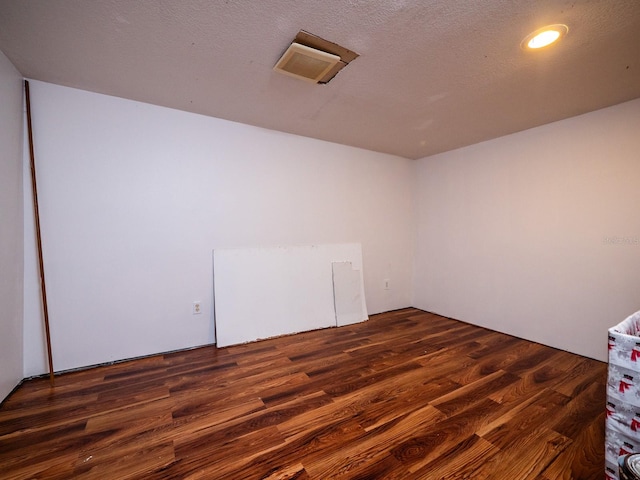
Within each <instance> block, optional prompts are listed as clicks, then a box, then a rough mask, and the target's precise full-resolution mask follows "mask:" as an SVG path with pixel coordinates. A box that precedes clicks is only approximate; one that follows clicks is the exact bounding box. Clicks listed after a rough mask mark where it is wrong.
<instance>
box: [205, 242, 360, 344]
mask: <svg viewBox="0 0 640 480" xmlns="http://www.w3.org/2000/svg"><path fill="white" fill-rule="evenodd" d="M336 262H349V263H350V264H351V268H352V269H353V271H355V272H358V273H357V275H358V277H359V288H360V295H359V300H360V302H361V312H360V315H359V319H360V321H363V320H366V319H367V318H368V316H367V310H366V303H365V297H364V283H363V279H362V278H363V277H362V247H361V245H360V244H357V243H348V244H335V245H305V246H283V247H268V248H237V249H236V248H230V249H215V250H214V251H213V276H214V282H213V283H214V304H215V322H216V343H217V345H218V346H219V347H224V346H227V345H235V344H238V343H244V342H249V341H253V340H258V339H264V338H270V337H275V336H278V335H285V334H289V333H296V332H303V331H307V330H313V329H317V328H326V327H333V326H336V325H337V323H336V304H335V297H336V296H335V295H334V288H335V286H334V271H333V268H334V267H333V264H334V263H336ZM338 288H340V284H338ZM350 288H352V289H353V285H351V286H350ZM338 298H339V305H340V301H341V300H340V298H341V297H340V296H338ZM353 322H354V316H353V314H352V315H350V316H349V322H348V323H353ZM340 324H342V323H340Z"/></svg>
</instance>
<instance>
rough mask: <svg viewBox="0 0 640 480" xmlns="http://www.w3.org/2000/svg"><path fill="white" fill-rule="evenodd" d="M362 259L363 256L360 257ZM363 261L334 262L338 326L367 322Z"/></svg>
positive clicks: (334, 294) (333, 274) (334, 298)
mask: <svg viewBox="0 0 640 480" xmlns="http://www.w3.org/2000/svg"><path fill="white" fill-rule="evenodd" d="M359 257H360V258H362V255H361V254H360V255H359ZM361 265H362V261H361V260H360V261H359V262H358V263H357V264H356V265H354V263H353V262H349V261H346V262H333V263H332V265H331V270H332V276H333V303H334V306H335V314H336V325H337V326H338V327H341V326H343V325H351V324H353V323H358V322H362V321H364V320H367V319H368V318H369V317H368V315H367V305H366V302H365V298H364V288H363V284H362V266H361Z"/></svg>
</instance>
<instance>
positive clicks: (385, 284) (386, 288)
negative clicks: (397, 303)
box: [384, 278, 391, 290]
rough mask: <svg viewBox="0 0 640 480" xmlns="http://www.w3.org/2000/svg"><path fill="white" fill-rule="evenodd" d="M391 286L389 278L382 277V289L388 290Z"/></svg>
mask: <svg viewBox="0 0 640 480" xmlns="http://www.w3.org/2000/svg"><path fill="white" fill-rule="evenodd" d="M390 288H391V280H389V279H388V278H385V279H384V289H385V290H389V289H390Z"/></svg>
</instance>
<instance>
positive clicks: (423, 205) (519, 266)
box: [414, 99, 640, 360]
mask: <svg viewBox="0 0 640 480" xmlns="http://www.w3.org/2000/svg"><path fill="white" fill-rule="evenodd" d="M639 132H640V99H638V100H634V101H631V102H628V103H624V104H621V105H617V106H614V107H611V108H606V109H603V110H600V111H596V112H593V113H589V114H586V115H582V116H579V117H574V118H571V119H568V120H564V121H561V122H557V123H553V124H549V125H546V126H542V127H539V128H535V129H531V130H527V131H524V132H520V133H517V134H513V135H509V136H506V137H502V138H498V139H496V140H492V141H488V142H484V143H481V144H477V145H474V146H470V147H467V148H462V149H459V150H455V151H451V152H448V153H444V154H440V155H436V156H433V157H429V158H424V159H422V160H419V161H418V163H417V165H416V166H417V169H418V187H417V192H418V194H417V204H418V206H417V216H418V240H417V250H416V266H415V268H416V276H415V286H414V305H415V306H416V307H419V308H423V309H425V310H429V311H432V312H436V313H439V314H443V315H447V316H450V317H453V318H457V319H460V320H464V321H467V322H470V323H474V324H478V325H482V326H486V327H489V328H491V329H495V330H499V331H502V332H507V333H510V334H513V335H516V336H519V337H523V338H526V339H530V340H534V341H538V342H541V343H544V344H547V345H551V346H555V347H558V348H562V349H565V350H568V351H571V352H575V353H579V354H582V355H586V356H589V357H593V358H596V359H600V360H606V357H607V353H606V345H607V328H608V327H610V326H613V325H614V324H616V323H618V322H619V321H621V320H622V319H624V318H625V317H626V316H627V315H629V314H631V313H633V312H634V311H636V310H639V309H640V288H639V286H640V212H639V210H638V209H639V208H640V188H639V186H638V185H639V182H640V133H639Z"/></svg>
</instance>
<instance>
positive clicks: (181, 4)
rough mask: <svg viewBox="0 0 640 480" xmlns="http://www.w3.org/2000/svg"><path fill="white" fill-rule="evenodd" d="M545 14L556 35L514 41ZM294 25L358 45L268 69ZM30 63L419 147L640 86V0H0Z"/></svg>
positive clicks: (46, 75)
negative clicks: (289, 71) (333, 61)
mask: <svg viewBox="0 0 640 480" xmlns="http://www.w3.org/2000/svg"><path fill="white" fill-rule="evenodd" d="M549 23H565V24H567V25H568V26H569V33H568V35H567V36H566V37H565V38H564V39H563V41H562V42H561V43H560V44H559V45H558V46H557V47H555V48H553V49H549V50H545V51H539V52H525V51H522V50H521V49H520V46H519V44H520V41H521V40H522V38H523V37H524V36H525V35H527V34H528V33H530V32H531V31H533V30H535V29H537V28H539V27H540V26H543V25H545V24H549ZM299 30H306V31H309V32H311V33H314V34H316V35H318V36H321V37H323V38H325V39H327V40H330V41H332V42H336V43H339V44H341V45H343V46H344V47H346V48H349V49H351V50H354V51H356V52H357V53H359V54H360V57H358V58H357V59H356V60H354V61H353V62H352V63H351V64H350V65H349V66H348V67H347V68H345V69H344V70H343V71H342V72H340V73H339V74H338V76H337V77H336V78H334V79H333V80H332V81H331V82H330V83H329V84H327V85H313V84H309V83H306V82H303V81H300V80H296V79H294V78H290V77H287V76H284V75H280V74H278V73H275V72H273V70H272V67H273V65H274V64H275V63H276V61H277V60H278V58H279V57H280V55H281V54H282V52H283V51H284V50H285V49H286V48H287V47H288V46H289V43H290V42H291V40H292V39H293V38H294V37H295V35H296V33H297V32H298V31H299ZM0 50H2V51H3V52H4V53H5V55H6V56H7V57H9V59H10V60H11V61H12V62H13V64H14V65H15V66H16V67H17V68H18V70H19V71H20V72H21V73H22V74H23V75H24V76H25V77H28V78H32V79H37V80H42V81H45V82H51V83H55V84H60V85H66V86H71V87H76V88H80V89H84V90H89V91H94V92H100V93H105V94H109V95H115V96H118V97H124V98H129V99H133V100H139V101H143V102H148V103H152V104H156V105H163V106H167V107H172V108H177V109H181V110H187V111H191V112H196V113H201V114H204V115H210V116H214V117H219V118H224V119H228V120H234V121H237V122H243V123H247V124H251V125H257V126H261V127H266V128H270V129H275V130H281V131H285V132H291V133H295V134H299V135H305V136H308V137H314V138H319V139H323V140H329V141H332V142H337V143H343V144H347V145H353V146H357V147H362V148H366V149H369V150H375V151H379V152H386V153H392V154H396V155H400V156H403V157H407V158H420V157H424V156H427V155H432V154H435V153H439V152H443V151H446V150H451V149H454V148H457V147H461V146H464V145H469V144H473V143H476V142H479V141H483V140H488V139H491V138H495V137H498V136H501V135H505V134H509V133H513V132H516V131H519V130H524V129H527V128H530V127H534V126H537V125H541V124H544V123H549V122H552V121H556V120H560V119H563V118H567V117H570V116H574V115H578V114H581V113H585V112H589V111H592V110H595V109H598V108H602V107H606V106H609V105H614V104H617V103H620V102H624V101H627V100H631V99H633V98H637V97H640V1H639V0H605V1H599V0H598V1H597V0H585V1H557V0H556V1H551V0H536V1H531V0H483V1H471V2H470V1H469V0H395V1H394V0H323V1H322V2H320V1H318V0H295V1H293V0H270V1H258V0H255V1H249V0H235V1H231V0H228V1H223V0H189V1H187V0H139V1H132V0H92V1H81V0H29V1H24V0H0Z"/></svg>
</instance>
